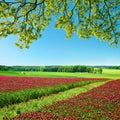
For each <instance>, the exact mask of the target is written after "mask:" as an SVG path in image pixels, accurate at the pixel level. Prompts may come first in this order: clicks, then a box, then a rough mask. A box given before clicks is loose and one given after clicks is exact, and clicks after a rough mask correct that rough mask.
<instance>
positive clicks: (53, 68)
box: [40, 66, 102, 74]
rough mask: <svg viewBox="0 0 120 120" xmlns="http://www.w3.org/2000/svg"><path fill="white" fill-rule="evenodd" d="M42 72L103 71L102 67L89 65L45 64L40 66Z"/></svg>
mask: <svg viewBox="0 0 120 120" xmlns="http://www.w3.org/2000/svg"><path fill="white" fill-rule="evenodd" d="M40 71H42V72H88V73H100V74H101V73H102V68H94V67H87V66H43V67H40Z"/></svg>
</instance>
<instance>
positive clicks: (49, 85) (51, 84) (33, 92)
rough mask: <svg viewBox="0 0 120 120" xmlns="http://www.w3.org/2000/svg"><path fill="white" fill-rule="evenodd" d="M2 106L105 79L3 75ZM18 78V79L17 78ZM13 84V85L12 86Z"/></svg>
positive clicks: (0, 104) (0, 95)
mask: <svg viewBox="0 0 120 120" xmlns="http://www.w3.org/2000/svg"><path fill="white" fill-rule="evenodd" d="M1 78H2V79H0V81H1V84H2V85H3V86H2V85H1V84H0V85H1V88H2V90H1V92H0V108H2V107H5V106H8V105H12V104H16V103H21V102H26V101H28V100H30V99H37V98H40V97H42V96H47V95H50V94H55V93H58V92H63V91H65V90H68V89H71V88H75V87H81V86H84V85H87V84H90V83H94V82H96V81H102V80H104V79H90V78H87V79H86V78H85V79H84V78H80V79H78V78H49V79H48V78H31V77H7V76H5V77H1ZM17 78H18V79H17ZM27 85H28V86H27ZM12 86H13V87H12Z"/></svg>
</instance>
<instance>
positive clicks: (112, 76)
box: [0, 69, 120, 79]
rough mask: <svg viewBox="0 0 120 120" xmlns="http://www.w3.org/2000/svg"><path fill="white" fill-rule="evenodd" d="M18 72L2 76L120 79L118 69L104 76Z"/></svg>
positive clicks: (5, 72)
mask: <svg viewBox="0 0 120 120" xmlns="http://www.w3.org/2000/svg"><path fill="white" fill-rule="evenodd" d="M24 73H25V74H23V73H22V72H17V71H0V75H1V76H2V75H3V76H30V77H56V78H59V77H62V78H64V77H65V78H108V79H118V78H120V70H116V69H103V73H102V74H97V73H96V74H95V73H83V72H80V73H67V72H24Z"/></svg>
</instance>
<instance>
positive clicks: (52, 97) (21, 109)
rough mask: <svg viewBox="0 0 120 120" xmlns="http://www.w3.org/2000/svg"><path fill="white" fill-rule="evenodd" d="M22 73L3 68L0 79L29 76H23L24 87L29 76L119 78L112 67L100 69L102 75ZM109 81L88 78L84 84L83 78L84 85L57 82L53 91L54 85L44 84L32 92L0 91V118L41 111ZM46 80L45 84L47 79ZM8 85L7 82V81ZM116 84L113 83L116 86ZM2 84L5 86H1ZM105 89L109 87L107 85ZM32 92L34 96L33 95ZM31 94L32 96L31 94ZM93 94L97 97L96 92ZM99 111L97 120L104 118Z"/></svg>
mask: <svg viewBox="0 0 120 120" xmlns="http://www.w3.org/2000/svg"><path fill="white" fill-rule="evenodd" d="M24 73H25V74H23V73H22V72H17V71H6V72H5V71H0V76H1V78H6V77H3V76H21V77H24V78H25V76H29V77H30V78H29V77H27V79H28V78H29V82H28V83H29V84H27V86H28V85H30V79H32V78H31V77H45V79H48V78H49V80H50V78H52V79H53V78H65V79H68V78H73V79H74V78H85V79H86V78H90V79H91V78H108V79H109V80H110V81H111V83H112V82H113V83H114V82H115V81H116V80H115V79H120V70H115V69H103V73H102V74H94V73H66V72H24ZM21 77H19V78H20V79H22V80H24V79H23V78H21ZM10 78H12V77H10ZM13 78H15V77H13ZM13 78H12V79H10V80H13ZM16 78H17V79H18V77H16ZM35 79H44V78H35ZM1 80H2V79H1ZM18 80H19V79H18ZM109 80H108V81H96V82H94V81H92V82H91V83H89V84H88V83H87V81H83V83H84V84H81V85H80V86H79V85H78V84H79V83H76V85H75V86H73V85H72V86H73V87H71V86H70V85H66V86H65V85H61V86H63V87H60V86H58V87H57V86H56V88H61V89H58V91H57V92H54V91H55V90H56V88H55V87H51V88H52V89H49V88H48V87H47V88H46V89H45V91H44V90H43V89H40V90H39V89H35V88H34V89H33V91H32V89H30V90H29V89H28V90H27V89H26V90H23V91H22V90H21V91H22V92H21V91H16V92H14V91H13V92H8V93H4V92H3V93H2V92H1V93H0V94H1V97H0V100H1V102H0V103H1V106H0V120H2V119H3V117H7V118H8V119H10V118H13V117H16V116H17V115H19V114H22V113H26V112H36V113H37V112H42V110H43V109H44V108H45V107H47V106H49V105H53V104H55V103H56V102H58V101H59V102H60V101H63V100H68V99H69V98H71V97H72V98H73V97H74V96H78V95H79V94H81V93H84V92H87V91H89V90H91V89H93V88H95V89H96V87H98V86H101V85H103V84H105V83H106V82H109ZM3 81H4V79H3ZM3 81H2V82H3ZM69 81H70V79H69ZM118 81H119V80H118ZM24 82H26V79H25V81H24ZM50 82H51V81H50ZM4 83H5V81H4ZM13 83H14V81H13ZM15 83H16V82H15ZM47 83H48V81H47ZM118 83H119V82H118ZM10 84H11V82H10ZM117 85H118V84H117V83H116V86H117ZM8 86H9V84H8ZM69 86H70V87H69ZM118 86H119V85H118ZM2 87H3V88H4V89H5V86H4V85H3V86H2ZM12 88H13V86H12ZM107 88H109V86H108V87H107ZM107 88H106V89H107ZM113 88H114V84H113ZM9 89H10V86H9ZM110 89H111V88H110ZM118 89H119V87H118ZM102 90H103V89H102ZM49 92H50V94H48V93H49ZM107 92H110V90H109V89H108V90H107ZM113 92H114V89H113ZM118 92H119V91H117V92H116V93H117V94H118ZM16 93H17V94H16ZM27 93H28V94H27ZM32 93H33V94H32ZM40 93H44V94H45V95H43V96H40ZM88 93H89V92H88ZM102 93H104V90H103V92H102ZM102 93H100V94H102ZM106 94H107V93H106ZM35 95H37V97H36V96H35ZM94 95H96V94H94ZM94 95H93V96H94ZM19 96H20V97H19ZM33 96H35V97H33ZM101 96H102V95H101ZM95 97H96V96H95ZM97 97H99V95H98V96H97ZM108 97H111V96H110V95H108ZM21 98H24V99H25V98H27V99H26V100H24V99H23V100H21ZM28 98H29V99H28ZM87 99H88V98H87ZM100 99H101V100H102V98H100ZM6 100H8V101H6ZM20 100H21V101H20ZM97 100H99V99H97ZM105 100H106V99H105ZM115 100H116V99H115ZM119 100H120V99H119V95H118V103H119ZM14 101H15V102H14ZM16 101H18V102H16ZM91 102H92V103H94V102H95V101H94V99H93V101H91ZM2 103H3V104H2ZM6 103H8V104H6ZM101 105H102V104H101ZM105 105H106V104H105ZM110 105H112V104H110ZM83 107H84V106H83ZM105 108H107V107H105ZM87 109H89V108H86V109H85V110H87ZM91 109H92V108H91ZM109 109H110V110H111V109H112V107H109ZM68 111H69V110H68ZM95 112H96V109H95ZM97 112H101V111H100V110H98V109H97ZM102 112H103V113H102V117H103V119H101V120H104V119H105V117H104V111H102ZM36 113H35V114H36ZM26 114H27V113H26ZM86 115H87V114H86ZM78 117H79V116H78ZM82 117H84V118H86V120H87V116H86V117H85V116H84V115H83V116H82ZM118 117H119V116H118ZM5 119H6V118H5ZM19 120H20V119H19ZM43 120H45V119H43ZM50 120H52V119H50ZM58 120H61V119H58ZM80 120H81V119H80ZM110 120H112V119H110ZM116 120H117V119H116Z"/></svg>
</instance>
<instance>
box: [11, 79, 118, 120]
mask: <svg viewBox="0 0 120 120" xmlns="http://www.w3.org/2000/svg"><path fill="white" fill-rule="evenodd" d="M44 112H47V113H49V114H48V117H47V116H46V114H44ZM30 115H31V113H26V114H22V115H19V116H17V117H16V118H13V119H12V120H20V119H21V120H22V118H24V119H27V118H30ZM49 115H50V116H51V117H50V116H49ZM32 116H34V118H33V119H34V120H35V119H36V118H37V117H38V116H39V117H41V120H56V118H57V120H120V80H114V81H109V82H107V83H106V84H104V85H102V86H99V87H97V88H94V89H92V90H90V91H88V92H86V93H82V94H80V95H78V96H75V97H72V98H70V99H67V100H63V101H60V102H57V103H55V104H53V105H51V106H48V107H46V108H45V109H44V110H43V111H42V113H32ZM32 116H31V119H32ZM69 116H70V118H68V119H66V117H69ZM49 117H50V118H49Z"/></svg>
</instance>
